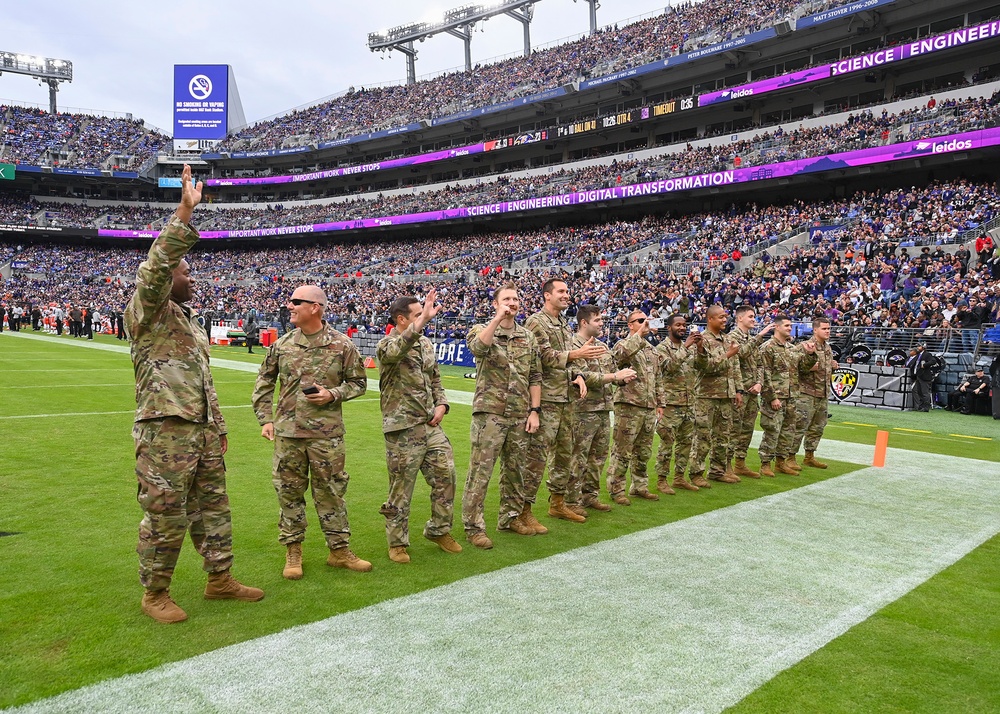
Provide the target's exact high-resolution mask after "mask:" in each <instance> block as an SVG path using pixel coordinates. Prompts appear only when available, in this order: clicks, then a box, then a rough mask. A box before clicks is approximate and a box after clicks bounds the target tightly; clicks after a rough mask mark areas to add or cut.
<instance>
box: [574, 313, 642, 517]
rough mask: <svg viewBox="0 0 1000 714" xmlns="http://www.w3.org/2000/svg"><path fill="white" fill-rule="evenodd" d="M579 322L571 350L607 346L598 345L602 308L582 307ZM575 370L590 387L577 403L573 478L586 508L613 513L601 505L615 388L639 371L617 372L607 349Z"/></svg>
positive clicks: (579, 364)
mask: <svg viewBox="0 0 1000 714" xmlns="http://www.w3.org/2000/svg"><path fill="white" fill-rule="evenodd" d="M576 319H577V322H578V323H579V330H578V331H577V333H576V334H575V335H574V336H573V341H572V342H571V343H570V349H573V350H577V349H580V348H581V347H583V346H584V345H586V344H599V345H602V346H603V343H601V342H598V341H597V338H598V337H600V336H601V332H602V331H603V329H604V316H603V315H602V314H601V310H600V308H598V307H597V306H595V305H581V306H580V308H579V310H577V313H576ZM572 369H573V370H574V371H575V372H577V374H581V375H583V377H584V379H585V380H586V384H587V394H586V396H585V397H584V398H582V399H579V400H577V401H576V402H574V403H573V442H574V447H573V467H572V468H573V474H574V477H575V478H576V480H578V481H579V482H580V484H581V490H582V493H583V497H582V501H581V502H582V505H583V506H584V507H585V508H592V509H593V510H595V511H610V510H611V506H609V505H608V504H606V503H603V502H602V501H601V499H600V493H601V471H603V470H604V464H605V463H606V462H607V460H608V445H609V444H610V442H611V410H612V409H614V393H613V390H612V387H611V385H613V384H627V383H628V382H631V381H632V380H633V379H635V370H633V369H630V368H625V369H622V370H617V371H616V370H615V361H614V359H613V358H612V357H611V352H609V351H608V350H607V348H605V351H604V352H603V353H601V355H600V356H598V357H593V358H590V359H579V360H575V361H574V362H573V364H572Z"/></svg>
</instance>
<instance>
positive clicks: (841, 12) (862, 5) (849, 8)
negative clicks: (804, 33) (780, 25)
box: [795, 0, 896, 30]
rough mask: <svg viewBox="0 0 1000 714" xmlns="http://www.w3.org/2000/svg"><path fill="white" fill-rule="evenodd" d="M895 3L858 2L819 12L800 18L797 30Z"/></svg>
mask: <svg viewBox="0 0 1000 714" xmlns="http://www.w3.org/2000/svg"><path fill="white" fill-rule="evenodd" d="M895 3H896V0H858V2H852V3H850V4H848V5H843V6H841V7H835V8H833V9H831V10H824V11H823V12H817V13H816V14H815V15H808V16H806V17H800V18H799V19H798V20H797V21H796V22H795V29H796V30H804V29H805V28H807V27H813V26H815V25H821V24H823V23H824V22H830V20H839V19H840V18H842V17H847V16H849V15H856V14H857V13H859V12H864V11H865V10H871V9H872V8H875V7H883V6H885V5H893V4H895Z"/></svg>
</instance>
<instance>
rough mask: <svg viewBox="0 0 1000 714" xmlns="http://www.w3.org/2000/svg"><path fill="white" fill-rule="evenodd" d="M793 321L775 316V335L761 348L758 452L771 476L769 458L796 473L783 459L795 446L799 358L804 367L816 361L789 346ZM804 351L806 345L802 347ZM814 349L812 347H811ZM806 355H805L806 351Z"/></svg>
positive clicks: (762, 469)
mask: <svg viewBox="0 0 1000 714" xmlns="http://www.w3.org/2000/svg"><path fill="white" fill-rule="evenodd" d="M791 335H792V323H791V320H790V319H789V317H788V316H787V315H777V316H775V318H774V336H773V337H771V339H770V340H768V341H767V344H765V345H764V347H763V348H762V349H761V352H760V357H761V366H762V367H763V377H764V382H763V385H762V387H761V392H760V394H761V405H760V425H761V428H763V430H764V437H763V438H762V439H761V442H760V447H759V449H758V453H759V454H760V473H761V474H762V475H764V476H774V469H772V468H771V461H772V460H774V461H775V468H776V469H777V471H778V472H779V473H784V474H790V475H795V474H797V473H798V471H797V470H796V469H795V468H794V467H792V466H790V465H788V464H786V463H785V459H786V458H787V457H788V456H789V455H791V454H793V453H794V448H795V397H796V392H797V383H798V368H799V361H800V359H802V360H803V362H804V364H805V365H806V366H807V367H811V366H812V364H813V363H814V361H815V357H814V356H813V357H812V360H813V361H812V362H810V361H809V360H808V359H805V358H802V357H800V354H801V353H800V351H799V350H797V349H796V348H795V347H793V346H792V342H791ZM803 349H804V350H805V351H806V352H808V351H809V349H810V348H809V347H806V348H803ZM812 349H813V351H815V348H812ZM806 357H808V355H806Z"/></svg>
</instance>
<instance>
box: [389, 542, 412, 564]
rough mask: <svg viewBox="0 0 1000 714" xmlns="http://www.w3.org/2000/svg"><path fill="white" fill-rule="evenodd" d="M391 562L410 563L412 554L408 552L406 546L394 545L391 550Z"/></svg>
mask: <svg viewBox="0 0 1000 714" xmlns="http://www.w3.org/2000/svg"><path fill="white" fill-rule="evenodd" d="M389 560H391V561H392V562H393V563H409V562H410V554H409V553H407V552H406V546H405V545H394V546H393V547H391V548H389Z"/></svg>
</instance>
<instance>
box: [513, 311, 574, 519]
mask: <svg viewBox="0 0 1000 714" xmlns="http://www.w3.org/2000/svg"><path fill="white" fill-rule="evenodd" d="M524 326H525V327H526V328H528V329H529V330H531V333H532V334H533V335H534V336H535V342H536V343H537V344H538V352H539V355H540V357H541V360H542V413H541V414H539V419H538V431H536V432H535V433H534V434H532V435H531V437H530V440H529V442H530V443H529V446H528V468H527V471H526V472H525V483H524V495H525V498H526V499H527V502H528V503H534V502H535V497H536V496H537V494H538V488H539V487H540V486H541V484H542V476H543V475H544V473H545V464H546V462H548V465H549V480H548V482H547V483H546V484H545V485H546V486H547V487H548V489H549V493H552V494H559V495H561V496H564V497H565V499H566V503H579V502H580V491H581V488H580V483H579V481H577V480H576V479H575V478H574V476H573V469H572V462H573V420H572V405H571V403H570V389H571V387H570V381H571V376H570V371H569V369H568V361H569V352H570V347H569V345H570V342H571V341H572V339H573V333H572V331H571V330H570V328H569V323H568V322H566V318H565V317H563V316H562V315H560V316H559V317H552V316H551V315H549V314H548V313H547V312H545V311H544V310H541V311H539V312H536V313H535V314H534V315H532V316H531V317H529V318H528V319H527V320H526V321H525V323H524ZM572 389H573V390H575V389H576V388H575V387H572Z"/></svg>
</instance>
